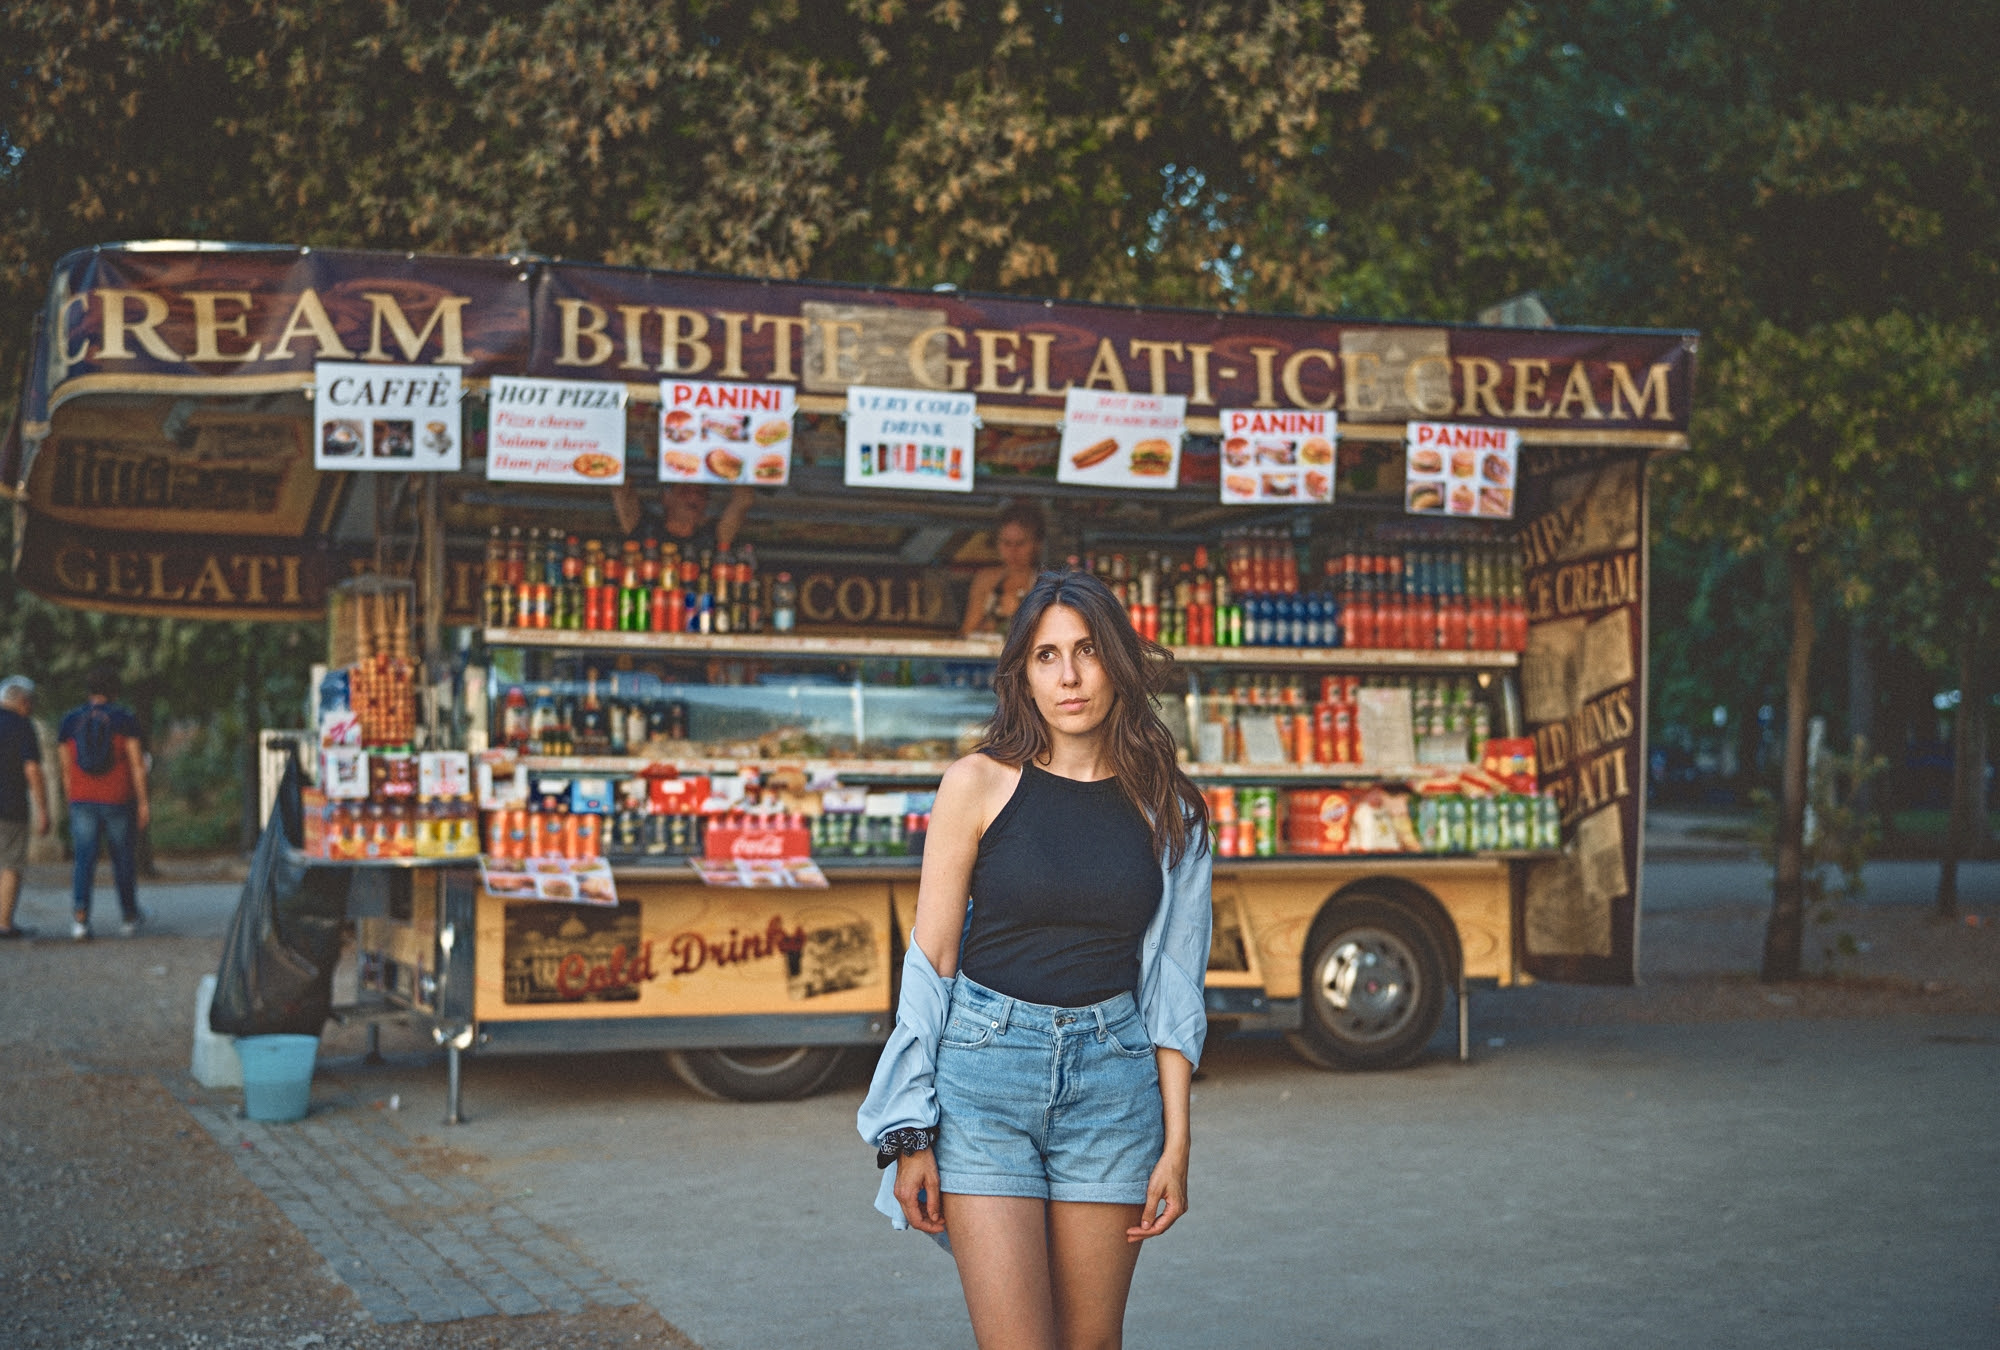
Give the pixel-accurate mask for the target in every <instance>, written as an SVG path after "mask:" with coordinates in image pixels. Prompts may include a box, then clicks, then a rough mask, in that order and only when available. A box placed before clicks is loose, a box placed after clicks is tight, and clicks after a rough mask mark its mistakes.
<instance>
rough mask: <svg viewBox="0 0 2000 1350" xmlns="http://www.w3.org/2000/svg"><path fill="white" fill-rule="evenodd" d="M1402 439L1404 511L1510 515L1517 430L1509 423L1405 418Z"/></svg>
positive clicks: (1506, 517)
mask: <svg viewBox="0 0 2000 1350" xmlns="http://www.w3.org/2000/svg"><path fill="white" fill-rule="evenodd" d="M1404 441H1405V456H1406V458H1405V460H1404V466H1403V509H1404V510H1406V511H1408V512H1409V513H1410V514H1411V515H1416V516H1477V517H1484V518H1486V519H1490V520H1511V519H1513V516H1514V471H1515V469H1516V468H1517V467H1518V465H1519V462H1520V455H1521V433H1520V432H1518V431H1516V430H1514V429H1513V428H1512V427H1477V426H1467V425H1464V424H1462V423H1457V422H1411V423H1409V424H1408V427H1407V430H1406V432H1405V436H1404Z"/></svg>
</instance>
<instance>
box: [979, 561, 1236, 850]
mask: <svg viewBox="0 0 2000 1350" xmlns="http://www.w3.org/2000/svg"><path fill="white" fill-rule="evenodd" d="M1056 605H1062V606H1064V607H1066V608H1068V609H1071V610H1074V611H1075V612H1076V614H1077V616H1078V617H1079V618H1081V619H1082V620H1083V624H1084V627H1085V628H1087V629H1089V630H1090V638H1091V641H1092V642H1093V643H1094V644H1095V645H1096V647H1097V659H1098V661H1099V662H1100V663H1101V664H1102V665H1103V667H1104V673H1105V675H1106V676H1107V677H1108V678H1109V679H1110V681H1111V689H1112V693H1113V694H1114V696H1115V697H1114V698H1113V700H1112V704H1111V712H1110V714H1109V715H1108V716H1107V717H1106V718H1105V723H1104V747H1105V758H1106V759H1107V760H1108V761H1109V763H1110V766H1111V771H1112V773H1114V774H1115V775H1117V778H1118V786H1119V787H1120V788H1122V789H1123V790H1124V793H1125V796H1126V797H1127V798H1128V799H1129V800H1130V801H1131V802H1132V804H1133V805H1134V806H1136V807H1138V808H1139V810H1140V811H1141V812H1142V813H1144V814H1145V816H1146V817H1147V818H1148V819H1149V820H1150V821H1151V822H1152V826H1153V851H1154V852H1155V853H1156V854H1157V855H1158V856H1160V857H1161V858H1163V859H1165V860H1166V863H1167V865H1168V866H1169V867H1172V866H1175V865H1177V864H1179V862H1180V860H1181V858H1182V857H1183V856H1185V855H1186V853H1187V851H1188V849H1189V848H1190V847H1191V846H1198V847H1201V848H1207V847H1208V803H1207V802H1206V801H1205V800H1204V799H1203V798H1202V795H1201V790H1200V789H1199V788H1197V787H1196V786H1195V785H1194V783H1193V782H1192V781H1191V780H1190V779H1189V778H1188V776H1187V775H1186V774H1184V773H1182V772H1181V768H1180V765H1179V764H1178V763H1177V762H1176V761H1175V757H1174V738H1173V736H1172V735H1171V734H1169V733H1168V731H1167V728H1166V726H1165V724H1163V723H1162V722H1161V721H1160V715H1159V714H1158V713H1157V712H1155V711H1154V710H1153V697H1154V695H1156V694H1158V693H1159V692H1160V691H1161V690H1162V689H1164V688H1166V687H1167V686H1168V684H1169V683H1170V682H1171V681H1172V679H1173V673H1174V655H1173V653H1172V652H1170V651H1168V650H1167V649H1166V648H1165V647H1162V646H1161V645H1160V644H1159V643H1157V642H1149V641H1147V640H1146V639H1145V638H1142V637H1140V636H1139V634H1138V632H1137V631H1136V630H1135V629H1134V628H1133V627H1132V621H1131V619H1130V618H1129V617H1127V615H1126V613H1125V607H1124V606H1123V605H1121V604H1119V603H1118V597H1117V596H1116V595H1114V594H1112V592H1111V588H1110V587H1109V586H1107V585H1105V584H1104V583H1103V582H1102V581H1099V580H1098V579H1097V578H1096V577H1094V576H1092V575H1091V574H1090V573H1088V572H1044V573H1042V574H1041V575H1040V576H1039V577H1037V578H1035V584H1034V585H1033V586H1032V587H1030V588H1029V590H1028V593H1027V594H1026V595H1024V596H1022V597H1021V606H1020V608H1019V609H1017V610H1015V611H1014V621H1013V623H1012V624H1010V625H1009V626H1008V629H1007V641H1006V642H1005V644H1003V645H1002V646H1001V648H1000V662H999V664H998V665H997V666H995V667H994V670H993V692H994V694H995V696H996V700H995V707H994V710H993V721H992V722H991V723H990V724H989V725H988V727H987V729H986V738H985V739H984V740H983V741H981V742H980V743H979V751H980V753H983V754H987V755H991V756H992V757H993V758H994V759H997V760H999V761H1000V762H1001V763H1003V764H1011V765H1014V766H1015V767H1016V768H1019V767H1021V766H1023V765H1025V764H1027V763H1028V762H1030V761H1031V760H1033V761H1039V760H1041V759H1042V758H1044V757H1045V756H1046V755H1047V754H1048V752H1049V724H1048V723H1047V722H1046V721H1044V720H1043V718H1042V712H1041V709H1039V708H1037V707H1036V706H1035V696H1034V693H1033V691H1032V690H1031V689H1030V688H1029V685H1028V657H1029V656H1030V655H1031V654H1032V652H1033V649H1034V645H1035V633H1036V630H1037V629H1039V628H1040V627H1041V624H1042V616H1043V615H1044V614H1046V613H1048V611H1049V610H1050V609H1051V608H1052V607H1054V606H1056Z"/></svg>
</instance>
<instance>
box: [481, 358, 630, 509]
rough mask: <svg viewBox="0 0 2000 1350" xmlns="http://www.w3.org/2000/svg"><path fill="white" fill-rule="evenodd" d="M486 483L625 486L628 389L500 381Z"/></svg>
mask: <svg viewBox="0 0 2000 1350" xmlns="http://www.w3.org/2000/svg"><path fill="white" fill-rule="evenodd" d="M486 477H487V478H488V479H490V480H493V481H496V482H505V483H607V484H609V483H622V482H624V481H625V386H624V385H622V384H611V383H607V382H604V381H599V380H536V379H523V378H520V377H517V376H513V375H495V376H494V377H493V393H492V402H491V403H490V404H489V405H488V412H487V418H486Z"/></svg>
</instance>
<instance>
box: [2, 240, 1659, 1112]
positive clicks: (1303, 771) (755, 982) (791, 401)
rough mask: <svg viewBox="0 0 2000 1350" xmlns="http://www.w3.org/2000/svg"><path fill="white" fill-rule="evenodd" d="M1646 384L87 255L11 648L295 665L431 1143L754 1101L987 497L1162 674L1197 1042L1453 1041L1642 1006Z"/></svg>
mask: <svg viewBox="0 0 2000 1350" xmlns="http://www.w3.org/2000/svg"><path fill="white" fill-rule="evenodd" d="M1694 352H1695V335H1693V334H1691V333H1685V332H1663V331H1638V330H1605V329H1588V330H1585V329H1561V328H1535V329H1509V328H1495V327H1480V326H1471V325H1440V324H1412V323H1388V322H1359V321H1349V320H1345V319H1332V318H1325V317H1300V316H1277V315H1259V314H1247V313H1236V312H1213V311H1195V310H1175V309H1148V308H1139V307H1131V306H1108V305H1093V304H1083V303H1077V302H1072V301H1061V300H1053V299H1042V298H1027V297H1020V296H994V295H972V294H964V293H960V292H957V291H954V290H950V289H940V290H935V291H907V290H892V289H885V288H879V287H865V286H851V285H837V284H831V283H824V282H788V281H773V280H756V279H745V278H732V277H716V276H697V275H687V274H677V273H669V272H657V271H647V270H639V269H630V268H613V267H602V266H591V265H585V264H579V263H570V262H552V261H547V260H542V259H524V258H485V259H474V258H440V257H426V256H417V255H403V254H381V253H363V252H344V251H338V250H321V249H309V248H303V247H278V246H242V245H213V244H200V243H185V242H161V243H145V244H124V245H105V246H102V247H98V248H92V249H87V250H82V251H79V252H77V253H74V254H72V255H70V256H69V257H67V258H65V259H64V260H63V261H62V262H61V264H60V265H59V266H58V267H57V269H56V273H55V276H54V279H53V282H52V285H51V288H50V293H49V297H48V302H47V305H46V307H45V309H44V310H43V312H42V314H41V317H40V331H39V333H38V334H37V340H36V342H35V345H34V352H33V359H32V363H31V368H30V370H29V373H28V379H27V384H26V388H25V390H24V395H23V400H22V406H21V413H20V417H19V419H18V421H17V425H16V428H15V431H14V434H13V435H12V436H10V438H9V441H8V443H7V446H6V449H5V453H4V458H0V469H4V474H3V475H0V481H4V482H5V483H6V484H7V485H8V489H9V491H10V493H11V494H12V496H13V497H14V503H15V509H16V513H17V515H16V520H17V529H16V532H15V540H16V554H17V556H16V559H15V566H16V569H17V575H18V576H19V577H20V579H21V581H22V583H23V584H24V585H26V586H28V587H29V588H31V589H32V590H34V591H35V592H36V593H38V594H40V595H43V596H46V597H48V598H49V599H51V600H55V601H58V602H60V603H63V604H68V605H77V606H84V607H90V608H97V609H107V610H119V611H126V612H137V613H147V614H161V615H179V616H187V617H197V618H217V619H224V618H226V619H283V620H298V619H315V618H320V617H324V618H325V619H326V621H327V625H328V653H327V662H326V665H325V668H324V671H323V673H319V675H318V678H316V680H315V695H314V700H313V707H312V708H311V709H310V710H309V711H308V713H307V715H306V716H305V717H304V718H303V719H302V720H303V721H304V722H305V723H306V727H307V730H306V732H305V733H304V735H303V738H302V739H303V740H304V742H305V753H304V754H303V756H302V759H303V762H304V768H305V771H306V776H307V778H308V779H309V780H310V786H309V787H308V789H307V791H306V794H305V798H304V804H305V811H304V814H305V819H306V830H305V835H304V838H303V839H302V841H301V843H300V848H301V850H302V851H303V852H304V853H306V854H307V855H309V856H310V857H311V858H312V859H313V860H314V863H315V865H316V866H325V867H328V868H345V869H348V871H349V872H350V874H351V876H352V884H351V886H350V890H349V895H350V901H349V905H350V910H349V912H350V915H351V916H352V917H353V919H354V924H355V935H356V953H357V955H356V959H357V961H358V977H359V981H360V984H361V986H362V988H363V989H364V990H366V991H368V993H369V995H370V996H371V997H373V998H375V999H377V1000H379V1001H381V1002H383V1003H385V1004H386V1005H387V1006H389V1007H392V1008H394V1009H396V1010H398V1011H400V1012H402V1013H405V1014H407V1015H409V1016H412V1017H418V1018H421V1019H424V1020H426V1021H428V1022H430V1023H431V1024H432V1025H433V1027H434V1028H435V1029H436V1032H437V1034H438V1036H439V1039H440V1041H441V1042H442V1043H443V1044H445V1045H447V1046H448V1047H449V1049H450V1051H451V1069H452V1083H453V1093H452V1107H451V1110H452V1114H453V1116H454V1118H455V1117H456V1114H457V1092H456V1084H457V1081H458V1072H457V1071H458V1057H459V1054H460V1052H461V1051H471V1052H473V1053H477V1054H482V1055H485V1054H505V1053H522V1052H535V1053H546V1052H560V1051H581V1050H627V1051H629V1050H658V1051H662V1052H665V1054H666V1056H667V1058H668V1060H669V1061H670V1063H671V1064H672V1066H673V1068H674V1070H675V1071H676V1072H677V1073H679V1074H680V1075H681V1076H682V1077H684V1078H685V1079H686V1080H687V1081H689V1082H690V1083H692V1084H694V1085H695V1086H697V1087H699V1088H701V1089H702V1090H704V1091H707V1092H710V1093H713V1094H716V1095H720V1096H724V1097H730V1098H738V1099H758V1098H775V1097H788V1096H796V1095H800V1094H804V1093H807V1092H810V1091H812V1090H813V1089H814V1088H815V1087H816V1086H818V1085H819V1084H820V1083H821V1082H823V1081H824V1080H825V1079H826V1077H827V1075H828V1074H829V1073H830V1072H831V1071H832V1070H833V1068H834V1067H835V1065H836V1064H837V1063H838V1062H839V1060H840V1058H841V1056H842V1055H843V1054H844V1053H845V1052H846V1051H847V1050H849V1049H851V1048H854V1047H866V1046H869V1045H873V1044H878V1043H880V1042H881V1041H882V1040H883V1039H884V1038H885V1037H886V1036H887V1034H888V1031H889V1028H890V1026H891V1024H892V1022H893V1019H894V1014H895V999H896V976H897V971H898V968H899V964H900V958H901V954H902V950H903V945H904V943H905V942H906V941H907V933H908V930H909V927H910V923H911V920H912V915H913V910H914V904H915V899H916V893H917V879H918V872H919V868H920V866H921V856H922V847H923V839H924V834H925V828H926V824H927V813H928V809H929V804H930V797H931V793H932V791H933V790H934V789H935V786H936V783H937V781H938V777H939V775H940V774H941V772H942V770H943V768H944V767H945V765H946V764H948V763H949V762H950V761H951V760H952V759H953V758H955V757H956V756H959V755H962V754H965V753H967V752H968V751H970V750H971V749H972V747H973V746H975V745H976V744H977V743H978V740H979V737H980V734H981V730H982V727H983V725H984V722H985V719H986V718H987V716H988V715H989V713H990V711H991V707H992V695H991V691H990V679H991V673H992V668H993V663H994V659H995V657H996V655H997V654H998V651H999V643H1000V637H999V636H998V634H997V632H995V631H993V625H991V624H987V623H983V622H982V620H984V618H985V616H984V615H983V614H975V615H974V616H973V622H972V623H970V624H968V623H967V622H966V613H965V610H966V607H967V603H968V597H969V595H970V593H971V583H972V580H973V577H974V575H975V574H976V573H977V571H978V569H980V568H981V567H985V566H990V565H992V564H993V563H994V562H995V560H996V554H995V551H994V533H995V530H994V525H995V520H996V517H997V516H998V514H999V512H1000V511H1001V510H1002V509H1003V508H1004V507H1008V506H1012V505H1016V504H1020V503H1030V504H1033V505H1034V506H1035V507H1037V508H1038V509H1039V511H1040V512H1041V514H1042V517H1043V519H1044V520H1045V521H1046V538H1045V541H1044V558H1043V561H1044V565H1045V566H1049V567H1058V568H1060V567H1074V568H1084V569H1087V570H1090V571H1092V572H1095V573H1097V574H1098V575H1100V576H1102V577H1103V578H1104V579H1105V580H1106V581H1107V582H1108V583H1109V584H1111V585H1112V586H1113V587H1114V588H1115V589H1116V590H1117V591H1118V592H1119V594H1120V595H1121V597H1122V598H1123V599H1125V601H1126V603H1127V607H1128V612H1129V613H1130V615H1131V617H1132V621H1133V622H1134V624H1135V626H1137V627H1138V628H1139V630H1140V631H1141V633H1142V634H1144V635H1145V636H1147V637H1149V638H1152V639H1154V640H1155V641H1157V642H1159V643H1161V644H1162V645H1163V647H1164V648H1165V649H1166V650H1167V651H1169V652H1171V654H1172V657H1173V660H1172V662H1171V665H1170V666H1164V665H1163V670H1162V687H1161V691H1160V694H1159V696H1158V699H1157V707H1158V708H1159V711H1160V713H1161V716H1162V718H1163V720H1164V721H1165V722H1166V723H1167V725H1168V727H1169V729H1170V730H1171V731H1172V732H1173V734H1174V736H1175V738H1176V741H1177V743H1178V745H1179V748H1180V752H1181V755H1182V758H1183V760H1184V763H1185V767H1186V770H1187V772H1188V773H1189V775H1190V776H1191V777H1192V778H1193V779H1194V780H1195V782H1196V783H1197V784H1199V785H1200V786H1201V788H1202V789H1203V791H1204V793H1205V794H1206V796H1207V798H1208V801H1209V805H1210V813H1211V831H1210V834H1211V847H1212V848H1213V849H1214V851H1215V872H1214V877H1215V882H1214V907H1215V913H1214V943H1213V947H1212V951H1211V955H1210V965H1209V971H1208V980H1207V1000H1208V1009H1209V1013H1210V1016H1211V1018H1212V1019H1213V1020H1214V1022H1215V1023H1216V1026H1217V1029H1218V1031H1228V1030H1248V1029H1263V1030H1275V1031H1280V1032H1283V1033H1284V1034H1285V1036H1286V1038H1287V1040H1288V1042H1289V1043H1290V1044H1291V1045H1292V1046H1293V1048H1294V1049H1295V1050H1296V1051H1297V1052H1298V1053H1299V1054H1300V1055H1301V1056H1303V1057H1304V1058H1306V1059H1307V1060H1309V1061H1311V1062H1313V1063H1315V1064H1318V1065H1322V1066H1329V1067H1332V1066H1340V1067H1356V1068H1380V1067H1394V1066H1398V1065H1402V1064H1407V1063H1409V1062H1411V1061H1412V1060H1413V1059H1415V1058H1416V1057H1417V1056H1419V1055H1420V1054H1421V1053H1422V1052H1423V1050H1424V1048H1425V1047H1426V1046H1427V1045H1428V1044H1429V1043H1430V1042H1431V1040H1432V1039H1433V1037H1434V1035H1435V1034H1436V1032H1437V1031H1438V1029H1439V1026H1440V1024H1441V1021H1442V1019H1443V1017H1444V1015H1445V1011H1446V1009H1447V1006H1448V996H1454V995H1455V998H1456V1007H1457V1011H1458V1035H1459V1047H1460V1053H1461V1055H1463V1054H1464V1053H1465V1050H1466V1046H1467V1044H1468V1036H1469V1022H1468V1016H1469V1013H1468V1009H1469V1002H1470V1000H1469V991H1470V988H1471V986H1472V985H1474V984H1485V985H1500V986H1508V985H1514V984H1518V983H1521V982H1524V981H1528V980H1531V979H1543V980H1573V981H1593V982H1613V983H1615V982H1626V981H1630V980H1631V979H1632V978H1633V977H1634V972H1635V967H1636V957H1637V944H1638V913H1639V900H1640V883H1641V873H1640V837H1641V829H1642V819H1643V812H1644V796H1643V791H1642V782H1643V779H1642V773H1643V766H1644V763H1645V746H1644V736H1645V722H1646V718H1645V672H1646V557H1647V550H1646V528H1647V511H1646V480H1647V463H1648V460H1649V458H1650V457H1651V456H1653V455H1655V454H1659V453H1663V452H1669V451H1673V450H1676V449H1679V448H1681V447H1683V446H1684V445H1685V444H1686V440H1687V427H1688V411H1689V409H1688V404H1689V398H1690V395H1691V390H1692V378H1693V362H1694ZM668 489H671V490H672V491H673V493H674V494H675V499H674V502H672V503H667V504H666V505H665V506H664V508H663V507H662V503H663V501H664V493H665V491H666V490H668ZM690 489H699V491H690ZM703 493H705V494H706V502H705V503H703V502H701V497H702V494H703ZM691 503H692V505H691ZM663 512H664V513H663ZM704 512H705V513H706V519H705V520H704V519H703V515H704ZM718 515H720V516H721V517H723V521H722V523H721V525H718V523H717V520H716V517H717V516H718ZM677 516H678V519H677ZM725 527H726V528H725ZM676 529H678V530H679V533H676V532H675V530H676ZM731 530H733V535H732V536H731V537H723V536H724V535H725V534H728V533H729V531H731ZM969 628H970V629H975V630H978V629H984V630H985V631H972V632H971V633H970V635H964V634H965V633H966V630H967V629H969Z"/></svg>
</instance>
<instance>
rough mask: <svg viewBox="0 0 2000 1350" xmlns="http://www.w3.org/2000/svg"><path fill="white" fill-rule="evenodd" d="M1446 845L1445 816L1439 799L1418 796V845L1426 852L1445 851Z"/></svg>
mask: <svg viewBox="0 0 2000 1350" xmlns="http://www.w3.org/2000/svg"><path fill="white" fill-rule="evenodd" d="M1444 845H1445V840H1444V816H1443V812H1442V810H1441V809H1440V807H1439V804H1438V799H1437V798H1436V797H1419V798H1417V846H1418V847H1419V848H1421V849H1422V850H1423V851H1424V852H1426V853H1443V852H1444V851H1445V847H1444Z"/></svg>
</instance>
